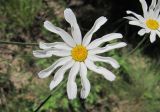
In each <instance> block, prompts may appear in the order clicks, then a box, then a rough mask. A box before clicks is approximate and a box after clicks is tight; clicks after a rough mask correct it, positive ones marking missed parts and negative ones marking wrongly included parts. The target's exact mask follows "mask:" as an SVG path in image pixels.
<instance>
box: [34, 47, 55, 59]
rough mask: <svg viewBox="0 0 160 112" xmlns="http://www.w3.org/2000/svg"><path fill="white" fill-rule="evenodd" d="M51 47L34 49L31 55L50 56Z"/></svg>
mask: <svg viewBox="0 0 160 112" xmlns="http://www.w3.org/2000/svg"><path fill="white" fill-rule="evenodd" d="M52 51H53V50H52V49H46V50H35V51H33V55H34V56H35V57H37V58H48V57H51V56H52V54H53V53H52Z"/></svg>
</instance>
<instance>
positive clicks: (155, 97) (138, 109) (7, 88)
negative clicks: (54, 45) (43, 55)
mask: <svg viewBox="0 0 160 112" xmlns="http://www.w3.org/2000/svg"><path fill="white" fill-rule="evenodd" d="M67 6H68V4H67V2H66V1H65V0H59V1H58V0H57V1H56V0H43V1H42V0H1V1H0V40H5V41H18V42H26V43H37V42H39V41H46V42H54V41H61V39H60V37H59V36H57V35H55V34H53V33H50V32H48V31H46V30H45V29H44V28H43V21H44V20H46V19H48V20H50V21H52V22H53V23H54V24H55V25H57V26H59V27H62V28H64V29H66V30H67V29H68V25H66V23H64V18H63V10H64V9H65V8H66V7H67ZM75 12H76V11H75ZM76 15H78V13H76ZM98 15H99V14H98ZM84 16H85V15H84ZM84 16H83V17H84ZM79 18H80V17H79ZM78 21H80V26H82V25H81V22H82V20H78ZM90 24H93V23H90ZM118 24H119V23H118ZM125 24H127V23H125ZM82 27H83V26H82ZM88 29H89V28H86V27H83V29H82V32H86V30H88ZM102 29H103V30H104V31H103V32H104V33H101V36H103V35H105V34H106V33H108V32H109V31H105V29H104V28H102ZM94 37H99V35H98V34H95V35H94ZM135 38H138V37H137V35H136V36H135ZM124 41H127V40H124ZM137 43H138V42H137ZM143 46H145V45H143ZM132 47H133V46H132V44H128V46H127V47H126V48H123V49H120V50H114V51H111V52H109V53H106V54H104V55H105V56H111V57H114V58H115V59H116V60H117V61H118V62H119V63H120V65H121V68H120V69H119V70H114V69H112V68H111V67H110V66H109V65H106V64H104V63H97V64H98V65H102V66H105V67H106V68H109V69H110V70H111V71H113V72H114V73H115V74H116V76H117V78H116V80H115V81H114V82H109V81H106V80H105V79H104V78H103V77H101V76H100V75H98V74H95V73H93V72H91V71H90V72H88V78H89V80H90V82H91V87H92V88H91V92H90V95H89V96H88V98H87V99H86V100H82V99H80V98H79V97H78V98H77V99H75V100H73V101H70V100H68V98H67V94H66V83H65V84H63V85H62V86H61V87H60V88H59V89H58V90H57V91H55V92H54V93H53V96H52V97H51V98H50V99H49V101H48V102H47V103H45V104H44V106H43V107H42V108H41V110H40V111H41V112H46V111H47V112H63V111H64V112H85V111H88V112H159V111H160V70H159V66H160V62H159V61H158V59H154V58H151V57H149V56H147V55H145V54H144V53H143V50H144V47H141V48H138V49H137V50H136V51H135V52H134V53H133V54H131V55H129V56H128V55H127V54H128V52H130V51H131V50H132V49H133V48H132ZM35 49H39V48H38V47H36V46H18V45H4V44H0V111H1V112H32V111H34V109H35V108H36V107H37V106H38V105H39V104H40V102H41V101H43V100H44V99H45V98H46V97H47V96H48V95H49V94H50V90H49V87H48V85H49V83H50V81H51V80H52V76H50V77H49V78H47V79H39V78H38V76H37V73H38V71H40V70H42V69H45V68H46V67H48V66H50V65H51V64H52V63H53V62H54V60H56V58H55V57H53V58H48V59H36V58H34V57H33V56H32V51H33V50H35ZM157 52H158V51H157ZM53 75H54V73H53ZM67 76H68V73H66V77H65V78H67ZM76 82H77V84H78V88H79V90H78V93H80V92H79V91H80V88H81V83H80V77H79V76H78V77H77V79H76Z"/></svg>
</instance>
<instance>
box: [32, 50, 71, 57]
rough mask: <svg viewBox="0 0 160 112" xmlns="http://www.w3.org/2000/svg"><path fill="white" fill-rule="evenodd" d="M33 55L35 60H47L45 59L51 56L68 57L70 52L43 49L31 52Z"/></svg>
mask: <svg viewBox="0 0 160 112" xmlns="http://www.w3.org/2000/svg"><path fill="white" fill-rule="evenodd" d="M33 55H34V56H35V57H37V58H47V57H51V56H52V55H55V56H59V57H64V56H70V55H71V51H69V50H62V49H54V48H50V49H45V50H36V51H33Z"/></svg>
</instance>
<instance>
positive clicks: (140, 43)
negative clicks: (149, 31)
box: [127, 35, 148, 56]
mask: <svg viewBox="0 0 160 112" xmlns="http://www.w3.org/2000/svg"><path fill="white" fill-rule="evenodd" d="M147 37H148V35H145V36H144V38H143V39H142V40H141V41H140V42H139V43H138V45H137V46H136V47H135V48H134V49H133V50H132V51H131V52H129V53H128V54H127V56H129V55H131V54H132V53H134V52H135V51H136V50H137V49H138V48H139V47H140V46H141V45H142V44H143V43H144V41H145V40H146V38H147Z"/></svg>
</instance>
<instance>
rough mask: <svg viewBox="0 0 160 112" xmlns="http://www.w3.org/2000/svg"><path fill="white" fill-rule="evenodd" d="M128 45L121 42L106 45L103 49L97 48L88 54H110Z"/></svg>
mask: <svg viewBox="0 0 160 112" xmlns="http://www.w3.org/2000/svg"><path fill="white" fill-rule="evenodd" d="M126 45H127V44H126V43H125V42H119V43H116V44H108V45H106V46H105V47H102V48H95V49H92V50H89V51H88V53H89V54H90V55H92V54H100V53H104V52H108V51H110V50H113V49H117V48H121V47H125V46H126Z"/></svg>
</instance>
